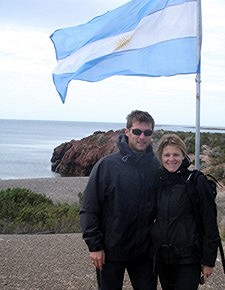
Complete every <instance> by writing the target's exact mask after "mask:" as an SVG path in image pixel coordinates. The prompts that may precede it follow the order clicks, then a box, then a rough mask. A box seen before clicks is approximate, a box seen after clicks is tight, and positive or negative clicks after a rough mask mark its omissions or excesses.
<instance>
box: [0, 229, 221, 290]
mask: <svg viewBox="0 0 225 290" xmlns="http://www.w3.org/2000/svg"><path fill="white" fill-rule="evenodd" d="M218 258H219V256H218ZM0 289H1V290H72V289H73V290H82V289H85V290H92V289H95V290H96V289H97V286H96V280H95V269H94V267H93V265H91V263H90V261H89V256H88V251H87V247H86V245H85V243H84V242H83V240H82V237H81V234H63V235H55V234H54V235H0ZM123 289H124V290H125V289H126V290H131V289H132V288H131V286H130V283H129V279H128V277H127V275H126V276H125V281H124V287H123ZM159 289H160V288H159ZM200 289H201V290H203V289H204V290H206V289H212V290H222V289H223V290H224V289H225V275H224V274H223V273H222V265H221V263H220V261H219V259H218V261H217V266H216V269H215V273H214V274H213V276H211V278H210V279H209V280H208V281H207V283H206V284H205V285H204V286H201V287H200Z"/></svg>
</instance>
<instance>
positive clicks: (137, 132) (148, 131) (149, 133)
mask: <svg viewBox="0 0 225 290" xmlns="http://www.w3.org/2000/svg"><path fill="white" fill-rule="evenodd" d="M131 132H132V133H133V134H134V135H136V136H141V134H142V133H144V135H145V136H151V135H152V133H153V131H152V130H150V129H147V130H144V131H142V130H140V129H131Z"/></svg>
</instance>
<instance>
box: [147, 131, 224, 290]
mask: <svg viewBox="0 0 225 290" xmlns="http://www.w3.org/2000/svg"><path fill="white" fill-rule="evenodd" d="M158 156H159V159H160V162H161V165H162V168H161V171H160V176H159V184H158V186H157V195H156V196H157V197H156V200H157V215H156V220H155V223H154V225H153V228H152V243H153V252H154V257H155V262H156V267H157V272H158V274H159V279H160V283H161V286H162V289H163V290H175V289H176V290H196V289H197V288H198V285H199V282H200V276H201V272H202V280H203V281H202V282H205V281H206V279H207V278H208V277H209V276H210V275H211V274H212V272H213V267H214V266H215V260H216V256H217V248H218V237H219V233H218V227H217V220H216V204H215V201H214V199H213V197H212V196H211V193H210V188H209V185H208V183H207V181H206V179H205V177H204V175H200V176H198V178H197V184H196V192H195V194H197V195H198V198H199V211H200V215H201V222H202V229H200V228H199V223H198V222H197V219H196V216H195V210H194V208H193V204H192V201H191V199H190V196H189V195H188V193H187V184H186V180H187V178H188V176H189V175H190V173H191V171H189V170H188V169H187V168H188V167H189V165H190V159H189V157H188V155H187V150H186V146H185V144H184V142H183V141H182V140H181V139H180V138H179V137H178V136H177V135H175V134H168V135H164V136H163V137H162V139H161V141H160V143H159V147H158Z"/></svg>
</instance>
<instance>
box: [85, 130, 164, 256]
mask: <svg viewBox="0 0 225 290" xmlns="http://www.w3.org/2000/svg"><path fill="white" fill-rule="evenodd" d="M117 145H118V148H119V152H116V153H112V154H110V155H108V156H105V157H103V158H102V159H101V160H99V161H98V162H97V163H96V164H95V166H94V167H93V169H92V172H91V174H90V177H89V181H88V184H87V187H86V189H85V192H84V197H83V202H82V206H81V210H80V221H81V228H82V232H83V239H84V240H85V242H86V244H87V246H88V248H89V251H91V252H93V251H99V250H104V251H105V253H106V259H107V260H110V261H128V260H131V259H133V258H137V257H140V256H143V255H146V254H147V253H148V247H149V243H150V229H151V225H152V223H153V204H152V199H153V192H152V191H153V184H154V182H155V176H156V173H157V170H158V168H159V162H158V159H157V158H156V157H155V155H154V153H153V151H152V147H151V146H149V147H148V148H147V151H146V152H145V153H140V152H139V153H134V152H133V151H131V150H130V148H129V146H128V144H127V137H126V136H125V135H121V136H120V137H119V140H118V143H117Z"/></svg>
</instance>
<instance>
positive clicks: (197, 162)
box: [195, 0, 202, 170]
mask: <svg viewBox="0 0 225 290" xmlns="http://www.w3.org/2000/svg"><path fill="white" fill-rule="evenodd" d="M201 20H202V13H201V0H197V54H196V57H197V59H196V62H197V74H196V133H195V168H196V169H198V170H199V169H200V147H201V145H200V140H201V139H200V83H201V77H200V68H201V44H202V43H201V42H202V21H201Z"/></svg>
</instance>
